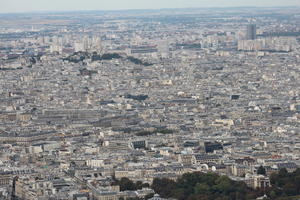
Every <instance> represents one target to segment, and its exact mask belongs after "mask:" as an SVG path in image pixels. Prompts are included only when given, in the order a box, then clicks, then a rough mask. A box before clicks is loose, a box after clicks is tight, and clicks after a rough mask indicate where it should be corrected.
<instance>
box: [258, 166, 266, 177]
mask: <svg viewBox="0 0 300 200" xmlns="http://www.w3.org/2000/svg"><path fill="white" fill-rule="evenodd" d="M257 174H261V175H266V169H265V168H264V167H263V166H262V165H261V166H260V167H259V168H258V169H257Z"/></svg>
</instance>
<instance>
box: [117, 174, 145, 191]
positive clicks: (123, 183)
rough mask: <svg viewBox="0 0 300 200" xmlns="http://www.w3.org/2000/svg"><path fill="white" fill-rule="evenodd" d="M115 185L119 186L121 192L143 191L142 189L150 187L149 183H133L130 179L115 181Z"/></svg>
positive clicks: (124, 178)
mask: <svg viewBox="0 0 300 200" xmlns="http://www.w3.org/2000/svg"><path fill="white" fill-rule="evenodd" d="M113 185H119V186H120V191H126V190H130V191H135V190H141V189H142V188H149V187H150V185H149V184H148V183H143V182H142V181H137V182H133V181H132V180H130V179H129V178H126V177H123V178H121V179H120V180H115V182H114V184H113Z"/></svg>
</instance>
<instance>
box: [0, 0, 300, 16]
mask: <svg viewBox="0 0 300 200" xmlns="http://www.w3.org/2000/svg"><path fill="white" fill-rule="evenodd" d="M245 6H247V7H249V6H250V7H252V6H255V7H277V6H300V1H299V0H109V1H107V0H84V1H82V0H51V1H49V0H0V12H1V13H12V12H36V11H71V10H72V11H73V10H76V11H77V10H120V9H121V10H124V9H161V8H192V7H193V8H196V7H197V8H200V7H245Z"/></svg>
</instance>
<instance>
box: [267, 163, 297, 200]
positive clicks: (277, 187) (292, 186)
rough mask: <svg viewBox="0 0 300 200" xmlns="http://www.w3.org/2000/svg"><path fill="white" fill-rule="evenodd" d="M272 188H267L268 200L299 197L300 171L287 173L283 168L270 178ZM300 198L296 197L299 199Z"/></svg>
mask: <svg viewBox="0 0 300 200" xmlns="http://www.w3.org/2000/svg"><path fill="white" fill-rule="evenodd" d="M270 181H271V184H272V187H270V188H267V194H268V196H269V197H270V198H275V197H288V196H296V195H300V169H297V170H296V171H294V172H291V173H289V172H288V171H287V170H286V169H285V168H283V169H280V170H279V172H278V173H273V174H271V176H270ZM299 198H300V197H298V199H299Z"/></svg>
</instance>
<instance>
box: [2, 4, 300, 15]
mask: <svg viewBox="0 0 300 200" xmlns="http://www.w3.org/2000/svg"><path fill="white" fill-rule="evenodd" d="M237 8H265V9H266V8H300V5H287V6H213V7H176V8H132V9H103V10H100V9H99V10H98V9H96V10H93V9H86V10H33V11H15V12H0V15H13V14H47V13H72V12H120V11H121V12H126V11H160V10H183V9H190V10H192V9H237Z"/></svg>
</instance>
